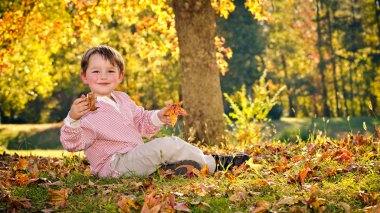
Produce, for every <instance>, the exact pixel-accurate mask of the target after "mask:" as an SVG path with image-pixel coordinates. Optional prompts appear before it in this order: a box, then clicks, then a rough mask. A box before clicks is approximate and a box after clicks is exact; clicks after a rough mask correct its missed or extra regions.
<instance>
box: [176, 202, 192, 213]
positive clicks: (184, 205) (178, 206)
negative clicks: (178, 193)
mask: <svg viewBox="0 0 380 213" xmlns="http://www.w3.org/2000/svg"><path fill="white" fill-rule="evenodd" d="M174 209H175V210H177V211H182V212H191V209H190V208H189V206H188V205H187V203H183V202H182V203H176V204H175V205H174Z"/></svg>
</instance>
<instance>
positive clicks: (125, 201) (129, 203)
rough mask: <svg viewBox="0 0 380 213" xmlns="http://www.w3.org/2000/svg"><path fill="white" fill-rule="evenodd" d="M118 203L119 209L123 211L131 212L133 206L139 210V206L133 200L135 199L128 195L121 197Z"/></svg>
mask: <svg viewBox="0 0 380 213" xmlns="http://www.w3.org/2000/svg"><path fill="white" fill-rule="evenodd" d="M116 205H117V206H118V207H119V210H120V211H121V212H126V213H129V212H131V208H130V207H132V208H133V209H135V210H137V209H138V208H139V207H138V206H137V205H136V204H135V202H133V200H131V199H129V198H128V197H125V196H123V197H121V198H120V200H119V201H118V202H117V203H116Z"/></svg>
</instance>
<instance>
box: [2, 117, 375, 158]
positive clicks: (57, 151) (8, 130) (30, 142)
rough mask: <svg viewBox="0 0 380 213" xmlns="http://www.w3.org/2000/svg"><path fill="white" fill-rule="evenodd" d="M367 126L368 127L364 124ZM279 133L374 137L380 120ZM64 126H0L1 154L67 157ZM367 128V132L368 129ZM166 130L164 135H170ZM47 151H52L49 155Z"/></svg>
mask: <svg viewBox="0 0 380 213" xmlns="http://www.w3.org/2000/svg"><path fill="white" fill-rule="evenodd" d="M363 123H365V125H363ZM269 125H270V127H271V128H272V129H275V131H276V134H273V135H272V136H271V137H272V138H273V139H274V140H281V141H290V142H292V141H296V140H300V139H302V140H307V139H308V138H309V137H310V136H316V135H320V136H327V137H329V138H333V139H340V138H343V137H344V135H345V134H348V133H352V134H356V133H360V134H363V135H367V136H370V135H372V134H374V133H375V130H374V129H375V127H379V126H380V119H379V118H373V117H358V118H350V119H349V121H348V119H347V118H331V119H323V118H282V119H281V120H279V121H272V122H271V123H270V124H269ZM61 126H62V123H52V124H0V151H7V152H11V153H14V152H17V153H19V154H26V155H29V154H36V155H40V154H43V155H45V156H46V155H49V156H62V155H67V152H65V151H62V146H61V143H60V141H59V130H60V127H61ZM365 127H366V129H367V130H365V129H364V128H365ZM168 131H169V130H168V129H167V128H165V129H164V130H163V131H162V133H161V135H165V134H170V133H168ZM46 150H51V151H49V152H46Z"/></svg>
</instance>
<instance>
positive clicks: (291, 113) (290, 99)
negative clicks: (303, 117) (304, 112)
mask: <svg viewBox="0 0 380 213" xmlns="http://www.w3.org/2000/svg"><path fill="white" fill-rule="evenodd" d="M281 63H282V68H283V70H284V75H285V76H284V77H285V85H286V87H287V89H288V102H289V108H288V111H289V117H292V118H295V117H296V112H295V111H296V110H295V106H294V104H293V91H292V86H291V85H290V83H289V77H288V68H287V65H286V59H285V56H284V54H281Z"/></svg>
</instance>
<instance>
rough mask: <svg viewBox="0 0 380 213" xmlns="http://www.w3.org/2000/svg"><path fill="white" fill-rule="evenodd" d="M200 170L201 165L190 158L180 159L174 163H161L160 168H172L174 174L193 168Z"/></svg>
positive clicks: (182, 173)
mask: <svg viewBox="0 0 380 213" xmlns="http://www.w3.org/2000/svg"><path fill="white" fill-rule="evenodd" d="M194 168H195V169H198V170H201V166H200V165H199V163H197V162H195V161H192V160H182V161H178V162H176V163H171V164H166V165H162V166H161V169H162V170H169V169H170V170H172V171H174V175H184V174H188V173H190V172H192V171H193V169H194Z"/></svg>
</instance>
